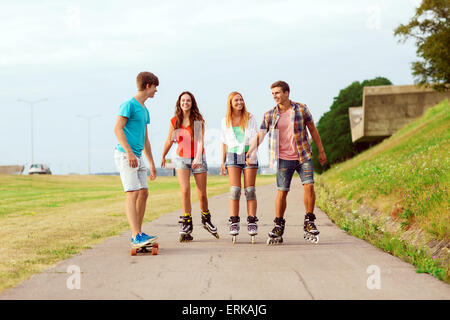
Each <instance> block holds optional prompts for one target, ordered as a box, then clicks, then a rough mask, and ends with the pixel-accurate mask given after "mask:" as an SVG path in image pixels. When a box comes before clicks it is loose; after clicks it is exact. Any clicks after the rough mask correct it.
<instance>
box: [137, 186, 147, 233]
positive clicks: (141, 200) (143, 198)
mask: <svg viewBox="0 0 450 320" xmlns="http://www.w3.org/2000/svg"><path fill="white" fill-rule="evenodd" d="M147 199H148V189H141V190H139V194H138V198H137V202H136V210H137V216H138V219H139V220H138V223H139V232H142V222H143V221H144V215H145V208H146V205H147Z"/></svg>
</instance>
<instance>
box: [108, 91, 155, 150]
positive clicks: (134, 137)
mask: <svg viewBox="0 0 450 320" xmlns="http://www.w3.org/2000/svg"><path fill="white" fill-rule="evenodd" d="M119 116H122V117H126V118H128V121H127V123H126V124H125V127H124V128H123V131H124V132H125V137H126V138H127V142H128V144H129V145H130V147H131V149H132V150H133V153H134V154H135V155H136V156H137V157H140V156H141V154H142V150H143V149H144V146H145V129H146V128H147V124H149V123H150V114H149V113H148V110H147V108H144V107H142V105H141V104H140V103H139V102H138V101H137V100H136V99H135V98H132V99H131V100H128V101H126V102H124V103H122V104H121V105H120V108H119ZM116 148H117V149H118V150H119V151H121V152H125V150H124V149H123V148H122V146H121V145H120V143H118V144H117V147H116Z"/></svg>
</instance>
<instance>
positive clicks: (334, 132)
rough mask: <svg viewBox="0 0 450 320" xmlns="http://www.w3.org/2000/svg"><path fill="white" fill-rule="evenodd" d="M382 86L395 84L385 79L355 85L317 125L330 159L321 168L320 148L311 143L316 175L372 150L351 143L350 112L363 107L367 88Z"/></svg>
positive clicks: (345, 90)
mask: <svg viewBox="0 0 450 320" xmlns="http://www.w3.org/2000/svg"><path fill="white" fill-rule="evenodd" d="M383 85H392V82H391V81H389V80H388V79H386V78H383V77H377V78H375V79H372V80H365V81H363V82H361V83H360V82H358V81H355V82H353V83H352V84H351V85H349V86H348V87H347V88H345V89H342V90H341V91H340V92H339V95H338V96H337V97H334V101H333V104H332V105H331V107H330V111H328V112H326V113H325V114H324V115H323V116H322V117H321V118H320V120H319V122H318V123H317V130H318V131H319V134H320V139H321V140H322V145H323V147H324V149H325V153H326V155H327V164H326V165H325V166H324V167H322V166H321V165H320V163H319V160H318V159H319V158H318V154H319V152H318V149H317V146H316V145H315V143H312V152H313V166H314V170H316V171H317V172H322V171H323V170H327V169H328V168H330V165H331V164H333V163H338V162H342V161H345V160H347V159H349V158H351V157H353V156H354V155H356V154H358V153H360V152H361V151H363V150H365V149H367V148H368V147H369V146H366V147H362V146H361V145H359V146H358V145H355V144H354V143H353V142H352V134H351V129H350V118H349V115H348V108H349V107H356V106H361V105H362V96H363V89H364V87H366V86H383Z"/></svg>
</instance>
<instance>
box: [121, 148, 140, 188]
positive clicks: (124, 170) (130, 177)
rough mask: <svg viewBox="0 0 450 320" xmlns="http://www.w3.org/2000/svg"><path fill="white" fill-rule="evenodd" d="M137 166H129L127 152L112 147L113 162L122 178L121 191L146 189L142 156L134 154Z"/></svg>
mask: <svg viewBox="0 0 450 320" xmlns="http://www.w3.org/2000/svg"><path fill="white" fill-rule="evenodd" d="M136 158H137V160H138V166H137V167H136V168H132V167H130V164H129V162H128V158H127V154H126V153H124V152H121V151H119V150H117V149H114V162H115V163H116V168H117V170H119V173H120V179H121V180H122V185H123V191H125V192H128V191H138V190H140V189H148V183H147V167H146V166H145V164H144V160H143V159H142V157H138V156H136Z"/></svg>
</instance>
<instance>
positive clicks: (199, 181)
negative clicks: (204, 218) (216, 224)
mask: <svg viewBox="0 0 450 320" xmlns="http://www.w3.org/2000/svg"><path fill="white" fill-rule="evenodd" d="M194 179H195V184H196V186H197V194H198V201H199V202H200V209H201V210H202V212H206V211H208V195H207V194H206V183H207V173H206V172H203V173H196V174H194Z"/></svg>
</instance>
